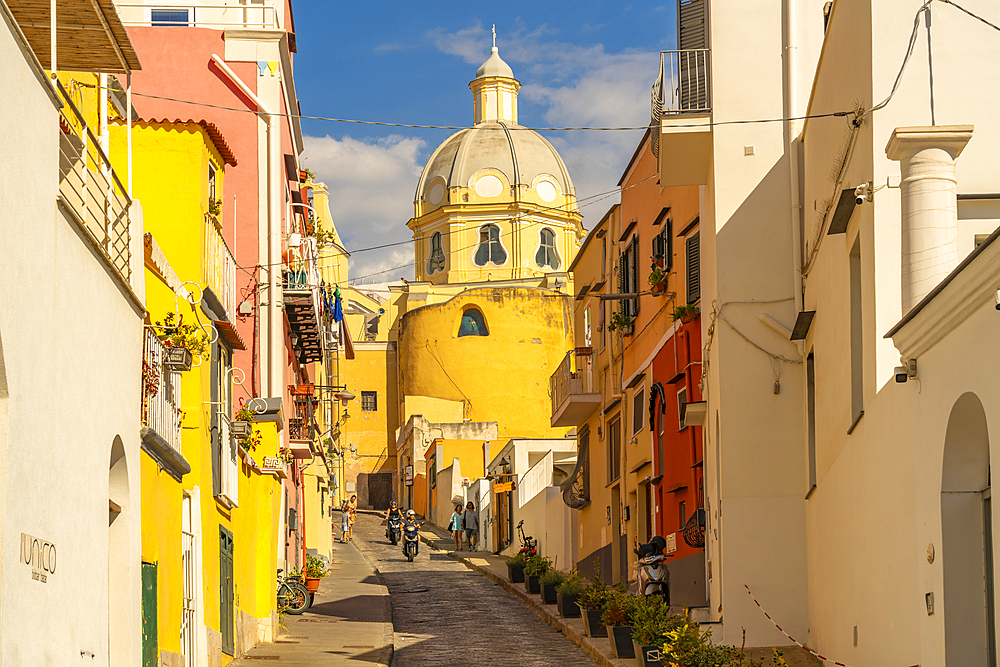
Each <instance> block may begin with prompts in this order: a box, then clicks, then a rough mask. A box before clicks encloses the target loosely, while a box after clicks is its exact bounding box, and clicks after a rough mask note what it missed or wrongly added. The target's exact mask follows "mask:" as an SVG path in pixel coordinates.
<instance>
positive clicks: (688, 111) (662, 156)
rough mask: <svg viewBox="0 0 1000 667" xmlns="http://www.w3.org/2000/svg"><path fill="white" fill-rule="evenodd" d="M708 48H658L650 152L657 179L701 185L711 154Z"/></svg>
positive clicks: (705, 179) (668, 182) (663, 183)
mask: <svg viewBox="0 0 1000 667" xmlns="http://www.w3.org/2000/svg"><path fill="white" fill-rule="evenodd" d="M710 56H711V50H710V49H684V50H680V51H661V52H660V74H659V77H658V78H657V80H656V83H654V84H653V93H652V121H653V123H654V124H655V125H657V126H659V128H660V130H659V132H658V133H657V134H655V135H654V141H653V152H654V154H656V156H657V157H658V158H659V169H660V184H661V185H664V186H666V185H704V184H706V183H708V170H709V165H710V163H711V156H712V79H711V59H710Z"/></svg>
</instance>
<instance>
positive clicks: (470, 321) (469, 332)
mask: <svg viewBox="0 0 1000 667" xmlns="http://www.w3.org/2000/svg"><path fill="white" fill-rule="evenodd" d="M489 335H490V332H489V329H487V328H486V319H485V318H484V317H483V314H482V313H481V312H479V310H478V309H476V308H469V309H468V310H466V311H465V312H464V313H462V323H461V324H460V325H459V327H458V337H459V338H462V337H463V336H489Z"/></svg>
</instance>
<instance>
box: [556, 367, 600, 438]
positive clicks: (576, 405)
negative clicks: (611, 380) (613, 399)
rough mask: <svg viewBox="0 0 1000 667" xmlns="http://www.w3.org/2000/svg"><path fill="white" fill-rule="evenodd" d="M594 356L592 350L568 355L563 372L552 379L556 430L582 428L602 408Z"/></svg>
mask: <svg viewBox="0 0 1000 667" xmlns="http://www.w3.org/2000/svg"><path fill="white" fill-rule="evenodd" d="M592 355H593V351H592V350H591V348H589V347H580V348H577V349H576V350H571V351H569V352H567V353H566V357H565V358H564V359H563V360H562V363H560V364H559V368H557V369H556V372H555V373H553V374H552V375H551V377H549V395H550V396H551V398H552V426H553V427H556V426H579V425H580V424H581V423H582V422H583V421H584V420H586V419H587V418H588V417H589V416H590V415H591V414H593V412H594V410H595V409H596V407H597V405H599V404H600V402H601V394H600V388H599V387H598V386H597V383H596V382H595V380H594V364H593V361H592Z"/></svg>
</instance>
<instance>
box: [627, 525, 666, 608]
mask: <svg viewBox="0 0 1000 667" xmlns="http://www.w3.org/2000/svg"><path fill="white" fill-rule="evenodd" d="M666 548H667V541H666V540H665V539H663V538H662V537H660V536H659V535H656V536H654V537H653V539H651V540H650V541H649V542H648V543H647V544H642V545H640V546H639V548H638V549H635V550H634V551H635V554H636V555H637V556H638V557H639V562H638V563H637V564H636V568H637V569H638V570H639V593H640V594H642V595H645V596H646V597H649V596H651V595H659V596H661V597H662V598H663V600H664V602H666V603H667V604H670V570H668V569H667V565H666V560H667V556H666V554H664V553H663V550H664V549H666Z"/></svg>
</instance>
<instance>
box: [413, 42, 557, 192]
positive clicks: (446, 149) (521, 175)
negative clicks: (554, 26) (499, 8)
mask: <svg viewBox="0 0 1000 667" xmlns="http://www.w3.org/2000/svg"><path fill="white" fill-rule="evenodd" d="M501 62H502V61H501ZM487 168H493V169H496V170H498V171H500V172H501V173H503V175H504V176H505V177H506V179H507V182H508V183H510V184H511V185H523V186H526V187H530V186H531V185H532V183H534V182H535V179H536V178H537V177H538V176H542V175H547V176H549V177H551V181H552V182H553V183H554V184H555V185H556V186H557V187H558V188H559V191H560V192H561V193H562V194H563V195H569V194H573V193H574V189H573V181H572V180H571V179H570V176H569V171H568V170H567V169H566V164H565V163H564V162H563V160H562V158H561V157H559V153H558V152H556V149H555V148H554V147H553V146H552V144H550V143H549V142H548V141H546V140H545V138H544V137H543V136H542V135H540V134H538V133H537V132H535V131H534V130H529V129H527V128H524V127H522V126H520V125H515V124H513V123H508V122H504V121H500V122H487V123H480V124H479V125H476V126H474V127H471V128H469V129H466V130H459V131H458V132H456V133H455V134H453V135H451V136H450V137H448V138H447V139H445V140H444V142H443V143H442V144H441V145H440V146H438V147H437V150H435V151H434V153H433V154H432V155H431V157H430V159H429V160H428V161H427V165H426V166H425V167H424V171H423V174H421V176H420V181H419V182H418V183H417V192H416V197H415V199H417V200H419V199H421V198H422V197H423V198H426V197H427V194H426V193H425V192H424V190H425V188H426V187H427V184H428V183H430V182H431V181H432V180H435V179H436V178H437V177H440V178H441V179H443V180H444V186H445V188H451V187H466V188H467V187H472V185H471V184H470V182H469V181H470V180H471V179H472V177H473V175H475V174H476V173H477V172H480V171H481V170H483V169H487ZM438 182H440V181H438Z"/></svg>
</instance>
